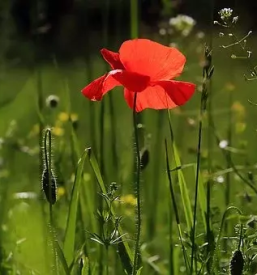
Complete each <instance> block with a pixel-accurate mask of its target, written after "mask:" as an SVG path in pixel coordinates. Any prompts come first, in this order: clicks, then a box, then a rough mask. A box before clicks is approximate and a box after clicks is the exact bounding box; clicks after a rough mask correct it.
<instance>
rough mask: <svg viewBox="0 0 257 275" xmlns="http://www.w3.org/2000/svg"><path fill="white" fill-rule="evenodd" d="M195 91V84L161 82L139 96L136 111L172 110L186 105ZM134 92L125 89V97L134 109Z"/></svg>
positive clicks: (149, 87)
mask: <svg viewBox="0 0 257 275" xmlns="http://www.w3.org/2000/svg"><path fill="white" fill-rule="evenodd" d="M194 91H195V84H193V83H188V82H181V81H160V82H157V83H156V85H155V86H148V87H147V88H146V89H145V90H143V91H142V92H139V93H138V94H137V101H136V111H137V112H141V111H142V110H144V109H146V108H150V109H156V110H159V109H172V108H175V107H177V106H180V105H183V104H184V103H186V102H187V101H188V100H189V99H190V97H191V96H192V95H193V93H194ZM134 95H135V93H134V92H131V91H130V90H128V89H125V92H124V97H125V100H126V101H127V103H128V105H129V107H130V108H131V109H133V103H134Z"/></svg>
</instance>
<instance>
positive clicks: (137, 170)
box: [132, 92, 141, 275]
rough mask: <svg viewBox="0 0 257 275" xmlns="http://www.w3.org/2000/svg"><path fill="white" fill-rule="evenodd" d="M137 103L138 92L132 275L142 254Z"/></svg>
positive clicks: (135, 114) (134, 274)
mask: <svg viewBox="0 0 257 275" xmlns="http://www.w3.org/2000/svg"><path fill="white" fill-rule="evenodd" d="M136 102H137V92H135V95H134V103H133V125H134V135H135V148H136V182H135V192H136V198H137V206H136V215H137V217H136V223H137V228H136V244H135V252H134V253H135V254H134V261H133V271H132V274H133V275H136V274H137V271H138V259H139V253H140V249H139V248H140V233H141V196H140V194H141V192H140V173H141V171H140V170H141V165H140V150H139V139H138V127H137V113H136Z"/></svg>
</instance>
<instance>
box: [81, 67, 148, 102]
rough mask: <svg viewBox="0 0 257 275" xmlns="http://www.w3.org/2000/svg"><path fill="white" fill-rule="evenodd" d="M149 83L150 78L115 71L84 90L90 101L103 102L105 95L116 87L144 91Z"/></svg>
mask: <svg viewBox="0 0 257 275" xmlns="http://www.w3.org/2000/svg"><path fill="white" fill-rule="evenodd" d="M148 83H149V77H147V76H143V75H140V74H137V73H131V72H127V71H123V70H113V71H110V72H109V73H108V74H105V75H103V76H101V77H99V78H97V79H96V80H94V81H93V82H91V83H90V84H89V85H87V86H86V87H85V88H84V89H82V93H83V95H84V96H86V97H87V98H89V99H90V100H93V101H96V100H101V99H102V97H103V95H105V94H106V93H107V92H108V91H110V90H112V89H113V88H114V87H116V86H119V85H122V86H124V87H125V88H127V89H129V90H132V91H139V92H140V91H142V90H144V89H145V88H146V87H147V85H148Z"/></svg>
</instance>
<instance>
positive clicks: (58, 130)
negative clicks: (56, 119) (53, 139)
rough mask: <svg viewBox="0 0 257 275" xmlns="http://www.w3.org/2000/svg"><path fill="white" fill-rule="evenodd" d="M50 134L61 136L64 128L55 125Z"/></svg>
mask: <svg viewBox="0 0 257 275" xmlns="http://www.w3.org/2000/svg"><path fill="white" fill-rule="evenodd" d="M52 134H53V135H54V136H57V137H60V136H63V134H64V129H63V128H61V127H58V126H55V127H53V128H52Z"/></svg>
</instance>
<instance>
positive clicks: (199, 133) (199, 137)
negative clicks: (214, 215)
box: [190, 96, 206, 274]
mask: <svg viewBox="0 0 257 275" xmlns="http://www.w3.org/2000/svg"><path fill="white" fill-rule="evenodd" d="M205 105H206V104H205V100H204V99H203V96H202V99H201V106H200V119H199V127H198V145H197V159H196V177H195V200H194V218H193V228H192V251H191V265H190V274H193V266H194V251H195V232H196V214H197V213H196V212H197V200H198V185H199V173H200V160H201V145H202V126H203V114H204V111H205Z"/></svg>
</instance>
